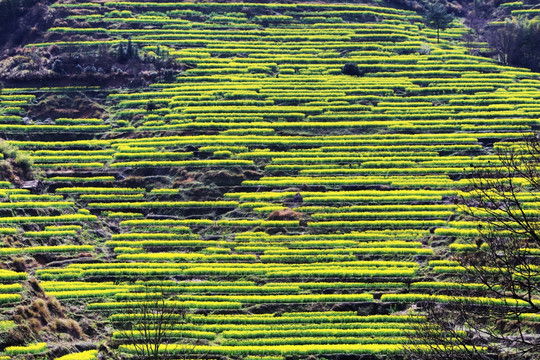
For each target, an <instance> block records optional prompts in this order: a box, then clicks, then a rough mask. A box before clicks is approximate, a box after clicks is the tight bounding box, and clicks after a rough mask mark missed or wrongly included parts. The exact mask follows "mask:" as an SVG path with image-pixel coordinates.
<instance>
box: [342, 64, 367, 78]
mask: <svg viewBox="0 0 540 360" xmlns="http://www.w3.org/2000/svg"><path fill="white" fill-rule="evenodd" d="M341 72H342V73H343V74H344V75H350V76H363V75H364V71H363V70H360V69H359V68H358V65H356V64H354V63H346V64H345V65H343V68H342V69H341Z"/></svg>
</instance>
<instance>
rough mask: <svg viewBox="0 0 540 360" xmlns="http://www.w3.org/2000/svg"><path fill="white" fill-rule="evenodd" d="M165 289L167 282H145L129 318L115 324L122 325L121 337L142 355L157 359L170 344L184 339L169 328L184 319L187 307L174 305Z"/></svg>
mask: <svg viewBox="0 0 540 360" xmlns="http://www.w3.org/2000/svg"><path fill="white" fill-rule="evenodd" d="M165 290H166V287H164V286H161V287H155V286H154V287H152V286H149V285H148V284H145V285H144V291H143V292H142V294H143V296H142V297H141V299H139V300H138V301H136V302H135V303H134V305H133V307H132V308H131V309H130V310H131V313H130V316H129V317H130V320H129V321H121V322H118V323H117V324H116V325H117V326H118V327H121V328H122V329H123V330H121V331H120V333H119V335H120V336H119V338H120V339H122V340H121V341H122V342H125V343H129V344H130V345H132V346H133V350H134V352H135V354H136V356H138V357H140V358H142V359H153V360H158V359H160V358H161V357H162V354H161V353H160V350H162V349H163V348H164V347H166V345H167V344H169V343H176V342H180V341H181V340H182V339H177V338H171V336H170V332H171V330H174V329H175V328H176V329H177V328H178V325H181V324H183V323H185V315H186V311H185V310H184V309H181V308H178V307H175V306H172V305H171V302H170V301H167V295H166V293H165Z"/></svg>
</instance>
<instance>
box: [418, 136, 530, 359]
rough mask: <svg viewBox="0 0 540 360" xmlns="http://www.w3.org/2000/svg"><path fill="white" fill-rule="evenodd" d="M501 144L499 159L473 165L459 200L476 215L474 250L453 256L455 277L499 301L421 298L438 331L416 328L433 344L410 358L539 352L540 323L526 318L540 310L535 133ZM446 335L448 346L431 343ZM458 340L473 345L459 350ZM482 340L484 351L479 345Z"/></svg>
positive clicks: (525, 356)
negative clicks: (444, 301) (456, 269)
mask: <svg viewBox="0 0 540 360" xmlns="http://www.w3.org/2000/svg"><path fill="white" fill-rule="evenodd" d="M503 149H504V150H499V151H498V152H497V154H498V159H499V161H498V162H496V163H494V164H493V165H492V166H488V167H479V168H474V169H473V170H472V172H471V175H472V177H471V183H470V188H469V189H468V190H469V191H468V192H467V193H466V195H465V196H463V197H462V198H461V199H460V201H459V204H460V207H461V209H462V210H463V211H464V213H465V214H466V217H467V218H468V220H471V221H475V222H477V223H478V235H477V236H476V237H475V238H474V245H475V246H474V249H473V250H472V251H464V252H460V253H458V254H456V255H455V256H454V260H456V261H457V262H458V263H459V265H460V266H461V267H462V269H463V270H464V273H460V274H459V278H457V279H456V280H457V281H458V282H463V283H465V282H476V283H480V284H482V285H483V290H482V291H480V292H478V293H477V294H475V295H477V296H487V297H491V298H496V299H499V301H498V303H497V304H496V305H494V304H490V305H475V304H472V303H464V302H452V303H451V304H445V305H442V304H438V305H435V304H427V305H426V306H424V308H423V311H424V313H425V314H426V316H427V319H428V323H429V324H431V325H433V324H435V325H437V326H439V327H440V328H442V329H443V330H444V331H443V332H440V333H439V335H440V336H438V337H437V336H436V335H437V334H434V333H433V332H431V333H430V332H428V331H426V329H422V328H419V330H418V332H417V334H415V336H416V337H420V338H423V339H425V340H426V341H425V342H427V343H428V344H432V345H428V346H429V347H430V350H431V351H432V354H431V355H425V357H422V356H423V354H418V353H416V354H412V355H411V358H417V359H418V358H423V359H428V358H429V359H440V360H443V359H444V360H450V359H484V358H493V357H490V356H493V354H497V356H504V358H505V359H539V358H540V336H539V335H538V329H539V325H538V323H537V322H536V323H535V322H532V321H530V319H532V318H533V317H535V316H539V315H540V297H539V294H540V257H539V256H538V255H539V254H540V211H539V206H537V204H538V202H537V201H538V200H540V199H539V198H538V197H539V196H540V140H539V138H538V137H531V138H527V139H525V141H524V142H522V143H517V144H516V145H509V146H507V147H505V148H503ZM442 334H444V336H443V335H442ZM448 339H451V341H450V345H452V346H450V347H446V348H445V350H446V351H441V349H442V348H441V346H439V345H437V344H443V345H448ZM464 345H469V346H472V349H473V351H463V346H464ZM486 346H487V347H488V352H482V351H477V350H478V349H479V348H480V347H486ZM443 347H444V346H443ZM454 348H455V349H458V348H461V350H460V351H453V349H454ZM434 354H437V356H435V355H434ZM490 354H491V355H490Z"/></svg>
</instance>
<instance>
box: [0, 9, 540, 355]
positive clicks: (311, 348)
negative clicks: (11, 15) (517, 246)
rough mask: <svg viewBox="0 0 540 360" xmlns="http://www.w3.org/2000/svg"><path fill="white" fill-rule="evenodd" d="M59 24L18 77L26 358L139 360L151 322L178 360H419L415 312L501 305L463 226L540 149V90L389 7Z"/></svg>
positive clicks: (14, 84)
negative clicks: (480, 173) (506, 172)
mask: <svg viewBox="0 0 540 360" xmlns="http://www.w3.org/2000/svg"><path fill="white" fill-rule="evenodd" d="M47 11H48V12H50V14H51V16H53V18H54V21H53V23H52V24H51V27H50V28H49V29H48V31H47V32H46V33H45V35H44V36H43V37H42V38H39V39H38V40H37V41H35V42H33V43H32V44H29V45H27V46H26V47H25V49H23V50H20V51H19V52H18V53H17V54H12V55H13V56H9V57H8V58H6V59H4V60H3V61H2V63H1V68H2V70H3V74H4V75H3V76H4V78H3V79H2V81H4V82H5V83H6V85H7V86H6V87H5V88H4V89H3V91H2V93H1V94H0V112H1V115H0V137H1V138H2V139H5V140H6V141H5V143H3V144H2V147H1V148H0V151H1V152H2V153H3V154H4V158H5V161H4V165H3V167H2V171H1V173H2V176H3V179H2V180H3V181H2V182H0V187H1V188H0V194H1V195H2V198H3V201H2V202H0V209H1V214H0V223H1V224H0V233H1V234H2V239H3V242H4V247H3V248H2V249H0V250H2V251H0V254H1V255H2V256H3V262H2V264H3V268H2V270H0V281H1V282H2V284H1V285H0V303H1V304H2V318H0V320H2V322H0V331H1V332H2V334H3V336H2V340H1V341H2V344H1V345H0V350H4V352H3V353H4V355H5V356H6V358H10V357H11V358H16V356H35V358H36V359H37V358H39V357H40V356H42V355H44V354H45V355H46V356H47V357H48V358H50V359H55V358H59V357H60V356H63V355H66V354H76V353H80V352H85V353H84V354H81V355H75V356H78V357H74V358H80V359H93V358H100V359H113V358H120V357H122V356H125V355H126V354H129V353H136V352H137V348H136V347H135V346H134V345H133V344H134V343H138V342H141V341H143V339H144V337H145V336H147V335H145V332H144V331H142V330H141V331H139V332H137V330H136V329H137V326H139V327H138V329H142V328H144V323H145V321H149V320H148V318H152V316H151V315H149V313H150V312H151V310H149V309H148V308H147V307H146V306H145V304H148V303H149V304H151V305H156V306H162V309H165V310H166V312H172V313H173V315H174V316H173V318H174V319H175V320H177V321H175V324H174V326H171V328H170V329H167V331H166V339H165V340H164V341H163V342H168V343H173V344H174V345H169V346H167V347H160V353H161V355H166V354H169V355H170V354H172V357H171V358H184V357H185V356H186V354H194V355H192V356H195V357H198V358H199V357H204V358H215V357H230V358H245V357H248V356H249V359H252V360H254V359H266V360H278V359H280V360H281V359H284V358H291V359H292V358H295V359H298V358H304V357H307V356H310V355H314V356H317V357H325V358H330V357H332V356H334V357H338V355H336V354H350V356H353V357H355V358H359V359H360V358H363V359H368V358H370V357H369V356H368V355H373V356H376V357H383V358H387V357H395V358H400V357H401V356H402V354H403V353H404V348H403V346H404V344H409V343H410V342H411V338H410V337H411V336H414V329H415V328H417V327H418V326H419V323H422V322H423V318H422V317H421V316H410V315H409V313H410V311H409V310H408V309H410V307H411V305H412V304H414V303H416V302H419V301H422V300H434V301H438V302H441V303H444V302H445V301H452V299H453V298H451V297H447V295H457V296H460V297H464V298H465V297H466V298H468V299H469V300H470V301H472V302H477V303H485V302H486V301H489V300H486V299H485V298H482V296H483V295H484V293H483V292H482V290H483V287H482V286H481V285H480V284H478V283H476V282H475V281H477V280H476V279H465V281H466V282H467V284H462V283H458V282H456V281H455V274H456V272H459V269H458V268H457V267H456V266H455V265H456V264H455V263H454V262H452V261H449V260H448V259H449V257H450V256H451V254H452V251H454V250H456V249H459V246H456V245H454V244H464V243H465V244H466V243H470V242H471V236H474V234H475V233H476V230H475V229H476V227H477V223H475V222H472V221H470V219H467V218H466V217H465V216H464V215H463V212H462V211H460V209H459V207H458V206H457V205H456V203H457V200H458V198H459V197H460V196H465V197H466V196H467V190H468V186H469V185H470V181H469V178H468V177H469V173H470V170H471V169H472V167H473V166H474V167H480V166H491V167H492V166H500V165H501V164H500V160H499V159H498V157H497V156H496V155H495V154H494V150H496V149H497V148H499V149H505V148H508V147H512V146H519V145H520V141H521V139H522V138H523V136H524V135H526V134H530V133H531V132H533V131H534V130H536V129H537V128H538V122H539V120H538V119H539V115H540V107H539V106H538V100H539V99H540V92H539V89H540V78H539V76H540V74H537V73H533V72H531V71H530V70H528V69H522V68H511V67H506V66H502V65H500V64H499V63H497V62H495V61H494V60H491V59H487V58H483V57H479V56H472V55H470V53H469V51H468V50H469V48H470V47H471V44H466V43H463V42H461V40H460V39H461V37H462V34H464V33H466V32H467V29H466V28H464V27H461V26H458V25H456V26H454V27H452V28H450V29H447V30H446V31H444V32H442V33H441V41H440V43H437V39H436V31H435V30H433V29H428V28H425V26H424V25H423V24H422V22H421V20H422V19H421V17H420V16H419V15H418V14H416V13H415V12H412V11H410V10H403V9H397V8H393V7H388V6H383V5H382V3H371V4H352V3H351V4H350V3H334V2H332V3H316V4H315V3H308V2H305V3H304V2H298V3H295V4H285V3H214V2H204V3H189V2H150V1H144V2H138V1H126V2H124V1H122V2H120V1H90V2H71V1H58V2H55V3H54V4H52V5H50V6H49V7H48V9H47ZM472 45H474V46H475V47H480V48H482V47H485V44H472ZM345 64H353V65H348V66H347V67H348V68H352V69H355V66H354V65H357V67H358V71H357V72H356V74H355V75H353V76H351V75H344V74H343V73H342V69H343V68H344V66H345ZM31 163H32V165H31V168H30V169H28V167H29V165H30V164H31ZM529 200H530V203H531V204H529V205H531V206H534V205H535V204H533V203H534V201H535V198H534V197H532V198H531V199H529ZM529 200H526V201H529ZM156 299H157V300H156ZM160 300H164V301H165V302H164V303H160ZM141 319H142V320H141ZM126 328H127V329H130V328H132V329H133V328H134V329H135V330H133V331H125V329H126ZM149 332H150V333H152V329H150V331H149ZM146 333H148V331H147V332H146ZM422 341H423V339H416V340H414V339H413V342H414V343H415V344H416V345H417V346H418V347H420V348H422V344H423V343H422ZM13 346H16V347H13ZM17 346H20V347H17ZM94 350H97V352H96V351H94ZM31 354H35V355H31ZM0 358H1V356H0ZM65 359H68V358H65Z"/></svg>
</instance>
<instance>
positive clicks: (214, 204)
mask: <svg viewBox="0 0 540 360" xmlns="http://www.w3.org/2000/svg"><path fill="white" fill-rule="evenodd" d="M163 193H165V194H169V193H170V192H157V194H163ZM0 204H1V203H0ZM238 204H239V203H238V202H236V201H145V202H125V203H117V202H111V203H89V204H88V207H89V208H109V209H112V208H119V209H129V208H135V209H143V208H207V207H210V208H223V207H225V208H227V207H233V208H235V207H237V206H238Z"/></svg>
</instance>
